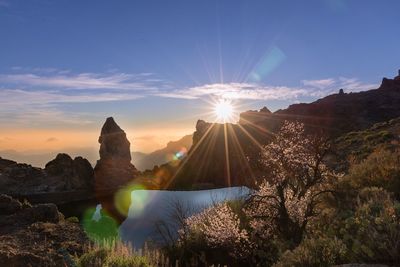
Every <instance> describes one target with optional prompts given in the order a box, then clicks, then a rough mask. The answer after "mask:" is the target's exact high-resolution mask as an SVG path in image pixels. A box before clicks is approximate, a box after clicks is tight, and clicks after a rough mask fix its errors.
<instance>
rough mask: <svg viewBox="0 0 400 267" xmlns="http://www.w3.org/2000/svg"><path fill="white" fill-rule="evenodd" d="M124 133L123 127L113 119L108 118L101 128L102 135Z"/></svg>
mask: <svg viewBox="0 0 400 267" xmlns="http://www.w3.org/2000/svg"><path fill="white" fill-rule="evenodd" d="M120 132H124V131H123V130H122V129H121V127H119V126H118V124H117V123H116V122H115V121H114V118H113V117H108V118H107V119H106V122H105V123H104V125H103V127H102V128H101V135H105V134H112V133H120Z"/></svg>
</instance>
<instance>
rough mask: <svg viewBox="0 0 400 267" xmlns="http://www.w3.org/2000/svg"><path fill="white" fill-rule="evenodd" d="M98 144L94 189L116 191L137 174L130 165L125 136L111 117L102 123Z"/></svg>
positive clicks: (128, 148)
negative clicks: (98, 157)
mask: <svg viewBox="0 0 400 267" xmlns="http://www.w3.org/2000/svg"><path fill="white" fill-rule="evenodd" d="M99 143H100V151H99V153H100V160H98V161H97V164H96V167H95V168H94V172H95V185H96V188H97V189H116V188H119V187H122V186H124V185H126V184H127V183H129V182H131V181H132V180H133V179H134V178H135V177H136V176H137V175H138V173H139V172H138V171H137V170H136V168H135V166H133V165H132V163H131V152H130V143H129V141H128V139H127V138H126V134H125V132H124V131H123V130H122V129H121V128H120V127H119V126H118V125H117V124H116V123H115V121H114V119H113V118H112V117H109V118H107V120H106V122H105V123H104V125H103V127H102V129H101V133H100V137H99Z"/></svg>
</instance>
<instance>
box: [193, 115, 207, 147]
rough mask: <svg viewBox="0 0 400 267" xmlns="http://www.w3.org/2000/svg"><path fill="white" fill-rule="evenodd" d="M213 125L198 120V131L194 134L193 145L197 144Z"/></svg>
mask: <svg viewBox="0 0 400 267" xmlns="http://www.w3.org/2000/svg"><path fill="white" fill-rule="evenodd" d="M210 126H211V123H209V122H205V121H203V120H198V121H197V123H196V131H195V132H194V133H193V145H195V144H197V143H198V142H199V141H200V139H201V137H202V136H203V135H204V134H205V133H206V132H207V130H208V128H209V127H210Z"/></svg>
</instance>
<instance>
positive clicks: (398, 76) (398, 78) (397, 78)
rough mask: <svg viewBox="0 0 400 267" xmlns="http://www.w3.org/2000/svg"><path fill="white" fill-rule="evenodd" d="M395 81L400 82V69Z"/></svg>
mask: <svg viewBox="0 0 400 267" xmlns="http://www.w3.org/2000/svg"><path fill="white" fill-rule="evenodd" d="M394 80H395V81H400V69H399V73H398V75H397V76H396V77H394Z"/></svg>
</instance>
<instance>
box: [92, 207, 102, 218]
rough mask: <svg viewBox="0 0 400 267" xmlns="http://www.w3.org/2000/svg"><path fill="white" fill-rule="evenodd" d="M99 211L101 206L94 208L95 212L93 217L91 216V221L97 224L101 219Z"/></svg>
mask: <svg viewBox="0 0 400 267" xmlns="http://www.w3.org/2000/svg"><path fill="white" fill-rule="evenodd" d="M100 210H101V204H98V205H97V206H96V211H95V212H94V213H93V216H92V220H93V221H96V222H98V221H99V220H100V219H101V214H100Z"/></svg>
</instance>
